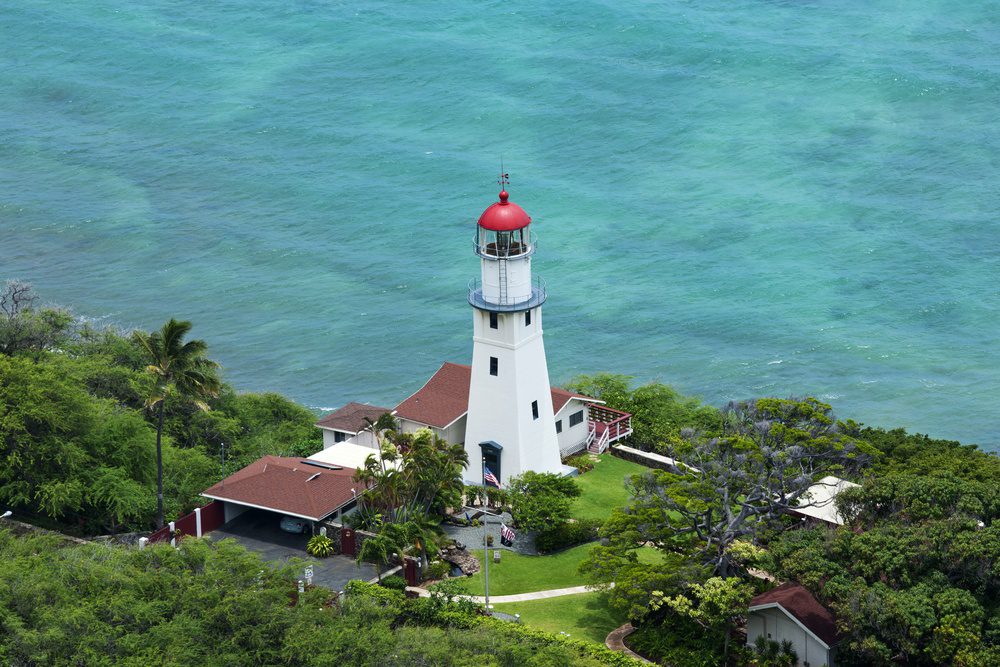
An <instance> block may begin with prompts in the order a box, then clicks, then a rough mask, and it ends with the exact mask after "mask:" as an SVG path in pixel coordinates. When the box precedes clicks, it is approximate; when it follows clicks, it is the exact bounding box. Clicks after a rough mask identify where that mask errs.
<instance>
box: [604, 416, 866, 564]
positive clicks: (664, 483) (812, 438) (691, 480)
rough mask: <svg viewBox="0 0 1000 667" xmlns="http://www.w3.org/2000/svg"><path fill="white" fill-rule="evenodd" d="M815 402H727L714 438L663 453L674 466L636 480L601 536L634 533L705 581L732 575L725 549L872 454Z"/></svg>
mask: <svg viewBox="0 0 1000 667" xmlns="http://www.w3.org/2000/svg"><path fill="white" fill-rule="evenodd" d="M855 431H856V426H855V425H853V424H851V423H847V424H845V423H842V422H838V421H837V420H836V419H834V417H833V416H832V415H831V414H830V406H829V405H827V404H825V403H821V402H820V401H817V400H816V399H814V398H806V399H804V400H793V399H775V398H761V399H757V400H753V401H743V402H739V403H730V404H729V405H728V406H726V408H725V409H724V410H723V415H722V426H721V434H720V435H718V436H714V437H701V436H699V434H697V433H695V432H692V431H685V432H683V433H682V435H683V436H684V439H683V440H682V441H680V442H678V443H677V444H675V445H674V446H673V447H671V449H670V453H671V454H672V455H673V464H672V465H670V466H668V468H667V469H666V470H653V471H650V472H648V473H645V474H642V475H636V476H634V477H633V478H632V479H631V480H630V481H629V482H628V485H629V488H630V490H631V492H632V496H633V500H632V503H631V504H630V505H629V506H628V507H627V508H626V509H625V510H623V511H619V512H617V513H616V514H615V515H614V516H613V517H612V519H611V522H610V524H609V527H608V529H607V530H608V533H609V534H615V533H617V534H634V535H637V536H638V538H639V539H640V540H642V541H643V542H648V543H651V544H654V545H656V546H657V547H658V548H660V549H663V550H665V551H670V552H678V551H681V552H685V553H694V554H696V555H697V557H698V558H699V559H700V561H701V562H702V564H704V565H707V566H710V567H711V570H712V572H713V574H715V575H718V576H721V577H728V576H730V575H732V574H734V572H735V570H734V566H735V562H734V557H733V552H732V550H731V548H730V547H731V546H732V545H733V543H734V542H736V541H737V540H741V539H745V538H750V537H752V536H753V535H754V534H755V533H756V532H757V531H759V530H760V529H761V528H763V527H765V526H769V525H773V524H774V523H775V521H776V520H777V519H778V518H779V517H780V516H782V515H784V514H785V513H786V511H787V510H789V509H790V508H793V507H805V506H808V505H809V504H810V503H811V501H810V500H809V498H808V496H804V495H803V494H805V493H806V491H807V489H808V488H809V487H810V486H811V485H812V484H813V483H814V482H815V481H816V480H817V479H819V478H821V477H824V476H826V475H839V476H843V475H851V474H853V473H854V472H856V471H857V470H858V469H859V467H860V466H862V465H863V464H864V463H865V462H866V461H867V460H868V455H869V454H870V453H871V452H872V451H873V450H872V448H871V447H870V446H869V445H867V444H866V443H864V442H862V441H860V440H858V439H856V438H855V437H853V435H852V433H854V432H855Z"/></svg>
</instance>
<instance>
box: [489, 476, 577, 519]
mask: <svg viewBox="0 0 1000 667" xmlns="http://www.w3.org/2000/svg"><path fill="white" fill-rule="evenodd" d="M507 489H508V499H509V501H510V513H511V516H512V517H513V519H514V524H515V525H516V526H518V527H519V528H523V529H525V530H541V529H542V528H546V527H548V526H551V525H552V524H554V523H560V522H563V521H565V520H566V519H568V518H569V509H570V504H571V502H572V500H573V499H574V498H578V497H579V496H580V493H581V492H580V486H579V484H577V483H576V482H575V481H574V480H573V479H572V478H570V477H562V476H561V475H556V474H554V473H549V472H546V473H538V472H534V471H531V470H529V471H527V472H524V473H522V474H520V475H518V476H517V477H514V478H512V479H511V480H510V483H509V484H508V487H507Z"/></svg>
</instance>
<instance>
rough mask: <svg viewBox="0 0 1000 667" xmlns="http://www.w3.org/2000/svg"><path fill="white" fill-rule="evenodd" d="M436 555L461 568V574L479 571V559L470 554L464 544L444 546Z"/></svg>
mask: <svg viewBox="0 0 1000 667" xmlns="http://www.w3.org/2000/svg"><path fill="white" fill-rule="evenodd" d="M438 557H439V558H440V559H441V560H443V561H446V562H448V563H451V564H452V565H454V566H456V567H457V568H459V569H460V570H462V574H466V575H468V574H475V573H476V572H479V559H477V558H476V557H475V556H473V555H472V554H470V553H469V551H468V550H467V549H466V548H465V546H463V545H461V544H454V545H451V546H447V547H445V548H444V549H442V550H441V553H440V554H438Z"/></svg>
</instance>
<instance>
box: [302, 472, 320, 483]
mask: <svg viewBox="0 0 1000 667" xmlns="http://www.w3.org/2000/svg"><path fill="white" fill-rule="evenodd" d="M322 474H323V473H321V472H318V473H316V474H315V475H313V476H312V477H310V478H309V479H307V480H306V481H307V482H311V481H313V480H314V479H316V478H317V477H319V476H320V475H322Z"/></svg>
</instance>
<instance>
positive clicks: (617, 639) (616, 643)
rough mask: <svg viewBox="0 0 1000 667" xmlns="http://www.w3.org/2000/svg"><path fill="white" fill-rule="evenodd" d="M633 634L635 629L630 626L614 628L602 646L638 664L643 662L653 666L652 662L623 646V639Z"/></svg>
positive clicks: (627, 624) (629, 624) (628, 624)
mask: <svg viewBox="0 0 1000 667" xmlns="http://www.w3.org/2000/svg"><path fill="white" fill-rule="evenodd" d="M633 632H635V628H633V627H632V624H631V623H626V624H625V625H623V626H621V627H620V628H615V629H614V630H612V631H611V634H609V635H608V638H607V639H605V640H604V645H605V646H607V647H608V648H609V649H611V650H612V651H618V652H620V653H624V654H625V655H627V656H629V657H630V658H633V659H635V660H639V661H640V662H644V663H646V664H648V665H652V664H653V663H652V662H650V661H649V660H646V659H645V658H644V657H642V656H641V655H639V654H638V653H636V652H635V651H633V650H632V649H630V648H629V647H628V646H625V638H626V637H628V636H629V635H630V634H632V633H633Z"/></svg>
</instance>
